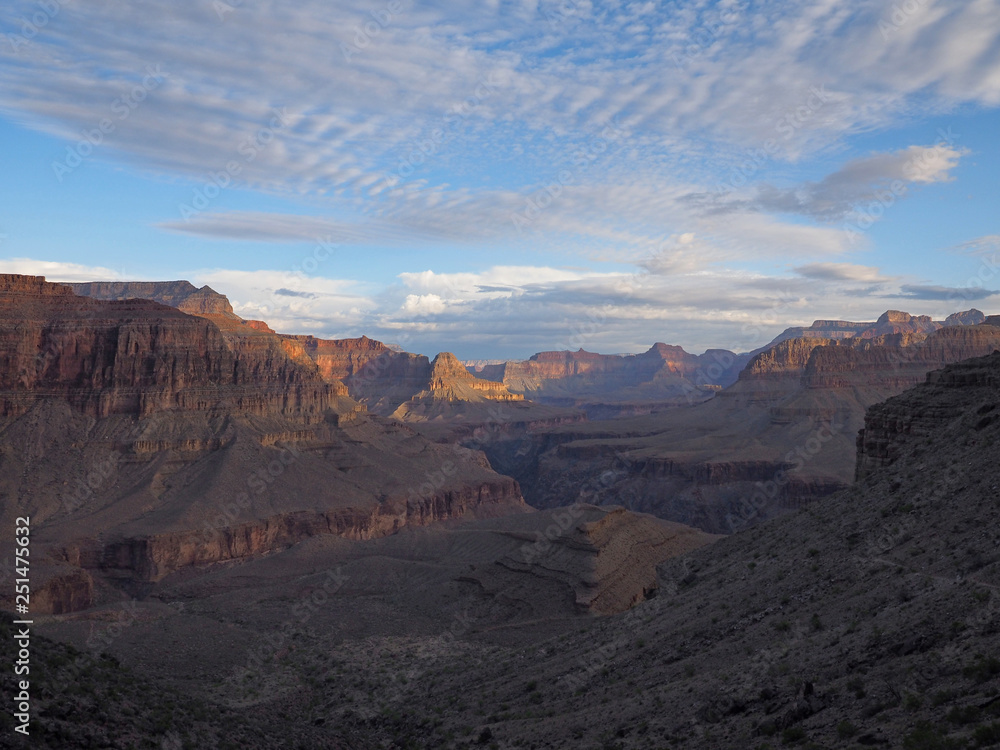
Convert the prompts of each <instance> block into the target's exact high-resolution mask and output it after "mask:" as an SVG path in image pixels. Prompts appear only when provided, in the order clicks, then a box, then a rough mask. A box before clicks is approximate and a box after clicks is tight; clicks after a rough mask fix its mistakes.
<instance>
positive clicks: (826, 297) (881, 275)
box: [0, 0, 1000, 358]
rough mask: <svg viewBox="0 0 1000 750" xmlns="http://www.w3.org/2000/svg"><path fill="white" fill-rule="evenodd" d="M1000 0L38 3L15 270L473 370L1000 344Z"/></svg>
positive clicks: (13, 79)
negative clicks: (540, 358) (165, 292)
mask: <svg viewBox="0 0 1000 750" xmlns="http://www.w3.org/2000/svg"><path fill="white" fill-rule="evenodd" d="M998 106H1000V0H972V1H969V0H966V1H964V2H945V1H942V0H906V1H905V2H898V0H895V1H894V2H874V1H869V0H854V1H850V0H848V1H844V0H839V1H834V0H807V1H805V2H794V3H791V2H789V3H782V2H774V1H770V2H751V1H750V0H727V1H724V2H680V3H671V4H657V3H652V2H649V3H642V2H635V3H629V2H589V1H584V0H580V1H577V0H551V1H550V0H537V1H534V2H528V1H525V2H513V1H511V2H504V1H501V0H497V1H496V2H477V3H462V2H455V1H453V0H438V2H429V3H420V4H417V3H413V2H409V1H408V0H386V1H384V2H383V1H382V0H374V2H332V3H331V2H320V1H319V0H316V1H315V2H309V1H308V0H307V1H306V2H301V3H296V4H294V6H293V5H290V4H288V3H279V2H277V1H276V0H274V1H271V0H228V1H227V0H199V1H198V2H190V3H184V4H168V3H162V2H160V3H156V2H144V1H143V0H137V1H134V2H124V1H121V2H118V1H115V0H111V1H109V2H104V3H89V4H88V3H82V2H70V1H64V0H41V2H38V1H37V0H36V1H35V2H21V1H20V0H14V1H13V2H8V3H5V4H4V7H3V9H0V144H2V145H0V153H2V167H3V180H2V183H0V185H2V187H0V190H2V191H3V192H2V202H0V235H2V236H0V271H6V272H20V273H37V274H44V275H46V276H47V277H48V278H50V279H51V280H67V281H72V280H90V279H142V280H155V279H162V280H166V279H177V278H186V279H189V280H190V281H192V282H193V283H195V284H198V285H201V284H210V285H211V286H212V287H213V288H215V289H217V290H218V291H220V292H223V293H225V294H227V295H228V296H229V297H230V299H231V300H232V301H233V303H234V306H235V307H236V310H237V312H238V313H240V314H241V315H243V316H244V317H248V318H261V319H264V320H266V321H268V322H269V323H270V324H271V325H272V326H273V327H275V328H276V329H277V330H281V331H287V332H295V333H313V334H315V335H319V336H328V337H344V336H358V335H361V334H367V335H368V336H371V337H374V338H380V339H382V340H385V341H389V342H395V343H399V344H401V345H403V346H404V347H405V348H407V349H409V350H411V351H418V352H422V353H426V354H430V355H433V354H434V353H436V352H437V351H442V350H450V351H454V352H455V353H456V354H458V355H459V356H460V357H463V358H506V357H525V356H528V355H530V354H531V353H533V352H535V351H539V350H545V349H562V348H573V349H575V348H578V347H584V348H587V349H590V350H595V351H606V352H620V351H641V350H644V349H646V348H648V346H649V345H650V344H652V343H653V342H655V341H665V342H668V343H673V344H681V345H683V346H684V347H685V348H687V349H688V350H690V351H695V352H700V351H703V350H704V349H706V348H709V347H716V346H720V347H726V348H732V349H739V350H747V349H751V348H754V347H756V346H760V345H761V344H763V343H765V342H766V341H767V340H768V339H770V337H771V336H773V335H774V334H775V333H777V332H779V331H780V330H782V329H783V328H784V327H786V326H788V325H798V324H803V323H805V324H808V323H809V322H811V321H812V320H813V319H816V318H847V319H854V320H865V319H874V317H876V316H877V315H878V314H879V313H881V312H882V311H884V310H886V309H889V308H893V309H904V310H908V311H910V312H913V313H919V314H929V315H933V316H934V317H935V318H942V317H944V316H945V315H947V314H949V313H951V312H954V311H955V310H958V309H968V308H969V307H972V306H975V307H978V308H979V309H982V310H984V311H985V312H988V313H989V312H1000V304H998V301H1000V299H998V296H997V295H996V294H994V293H993V291H994V290H997V289H1000V278H997V273H998V271H997V269H998V268H1000V228H998V227H997V219H996V217H997V215H998V212H997V210H996V205H997V199H998V181H997V179H996V175H997V174H1000V138H998V133H1000V111H998Z"/></svg>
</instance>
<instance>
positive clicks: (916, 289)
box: [889, 284, 1000, 304]
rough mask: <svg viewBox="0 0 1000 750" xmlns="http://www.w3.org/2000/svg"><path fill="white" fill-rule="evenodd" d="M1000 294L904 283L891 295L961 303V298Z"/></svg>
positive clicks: (976, 298) (967, 298) (975, 288)
mask: <svg viewBox="0 0 1000 750" xmlns="http://www.w3.org/2000/svg"><path fill="white" fill-rule="evenodd" d="M995 294H1000V290H994V289H983V288H977V287H971V286H970V287H951V286H934V285H922V284H904V285H903V286H902V287H901V288H900V293H899V294H893V295H889V296H891V297H901V298H903V299H919V300H940V301H944V302H954V303H955V304H961V300H964V301H970V300H981V299H987V298H988V297H992V296H993V295H995Z"/></svg>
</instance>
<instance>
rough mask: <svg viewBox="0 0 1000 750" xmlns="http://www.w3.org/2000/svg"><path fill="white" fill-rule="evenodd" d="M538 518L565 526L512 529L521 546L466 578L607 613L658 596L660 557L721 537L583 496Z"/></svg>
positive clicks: (512, 594)
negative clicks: (591, 502) (546, 531)
mask: <svg viewBox="0 0 1000 750" xmlns="http://www.w3.org/2000/svg"><path fill="white" fill-rule="evenodd" d="M534 520H537V521H540V522H545V523H546V524H548V525H550V528H551V527H554V528H560V527H561V533H560V534H558V535H555V536H554V537H553V538H551V539H547V538H546V536H545V535H543V533H542V531H541V529H532V530H531V531H528V530H525V531H521V532H520V533H519V534H518V533H516V532H508V533H509V534H510V535H511V536H517V537H519V538H521V539H523V540H524V542H525V543H524V544H523V545H522V546H521V548H520V549H518V550H517V551H516V552H512V553H508V554H506V555H504V556H502V557H501V558H500V559H498V560H497V561H496V562H494V563H492V564H489V565H486V566H483V567H478V568H476V569H475V570H474V571H471V572H469V573H466V574H465V575H463V576H462V579H461V580H463V581H468V582H475V583H477V584H478V585H479V586H480V587H481V588H482V590H483V591H484V592H485V593H486V594H487V595H488V596H491V597H494V596H501V595H502V597H503V599H505V600H518V599H523V600H530V599H532V598H534V597H538V596H539V595H541V596H542V597H547V598H553V599H561V598H564V597H571V600H572V601H573V603H574V604H575V607H576V609H577V610H578V611H581V612H590V613H593V614H602V615H607V614H613V613H616V612H624V611H625V610H627V609H630V608H632V607H633V606H635V605H636V604H638V603H640V602H642V601H645V600H646V599H649V598H651V597H653V596H655V594H656V592H657V589H658V588H659V582H658V580H657V575H656V566H657V565H658V564H660V563H661V562H663V561H664V560H667V559H669V558H671V557H676V556H678V555H681V554H684V553H685V552H689V551H691V550H694V549H697V548H699V547H702V546H705V545H706V544H710V543H711V542H713V541H715V539H716V537H713V536H711V535H709V534H704V533H702V532H699V531H697V530H696V529H692V528H689V527H686V526H682V525H681V524H672V523H668V522H665V521H661V520H659V519H656V518H652V517H650V516H642V515H637V514H634V513H629V512H628V511H626V510H625V509H624V508H616V507H610V508H609V507H595V506H588V505H584V504H580V505H575V506H573V507H571V508H568V509H563V510H560V511H556V512H555V513H553V514H551V515H550V514H548V513H543V514H538V515H537V516H536V517H535V519H534Z"/></svg>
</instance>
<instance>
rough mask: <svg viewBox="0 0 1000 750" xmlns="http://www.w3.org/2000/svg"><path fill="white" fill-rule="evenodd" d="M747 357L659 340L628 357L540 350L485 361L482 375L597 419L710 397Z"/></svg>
mask: <svg viewBox="0 0 1000 750" xmlns="http://www.w3.org/2000/svg"><path fill="white" fill-rule="evenodd" d="M746 361H747V355H737V354H733V353H732V352H730V351H727V350H724V349H710V350H708V351H706V352H705V353H704V354H702V355H694V354H689V353H688V352H686V351H684V349H682V348H681V347H679V346H669V345H667V344H663V343H657V344H654V345H653V346H652V347H650V349H649V350H648V351H646V352H643V353H642V354H635V355H627V356H619V355H613V354H595V353H593V352H587V351H584V350H582V349H580V350H579V351H576V352H569V351H563V352H539V353H538V354H535V355H532V357H531V358H530V359H528V360H525V361H522V362H505V363H503V364H499V365H489V364H488V365H485V366H483V367H482V368H481V369H480V370H479V371H478V374H479V375H480V376H481V377H483V378H485V379H487V380H494V381H497V382H500V383H503V384H504V385H505V386H506V387H507V388H508V390H510V391H511V392H513V393H521V394H524V396H525V397H526V398H530V399H532V400H533V401H540V402H542V403H550V404H554V405H560V406H572V407H578V408H581V409H584V410H586V411H587V412H588V414H590V413H591V412H593V416H594V417H597V416H604V415H606V414H607V415H609V416H610V415H615V414H623V413H630V412H634V411H635V410H636V405H637V404H641V405H643V406H644V407H646V408H645V411H647V412H648V411H649V408H650V404H656V403H660V404H663V405H675V404H680V403H693V402H697V401H702V400H705V399H707V398H710V397H711V396H712V394H713V393H714V392H715V391H716V390H718V389H719V388H721V387H723V386H726V385H729V384H731V383H732V382H734V381H735V380H736V378H737V375H738V373H739V371H740V369H741V368H742V367H743V365H744V364H745V363H746ZM642 410H643V409H640V411H642Z"/></svg>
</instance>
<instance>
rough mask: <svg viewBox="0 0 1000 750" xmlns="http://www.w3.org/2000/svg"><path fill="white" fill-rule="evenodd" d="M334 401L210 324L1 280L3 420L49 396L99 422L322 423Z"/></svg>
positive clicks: (151, 305) (278, 359)
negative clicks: (170, 418) (194, 417)
mask: <svg viewBox="0 0 1000 750" xmlns="http://www.w3.org/2000/svg"><path fill="white" fill-rule="evenodd" d="M223 299H224V298H223ZM221 317H225V316H224V315H222V316H221ZM230 341H232V337H230ZM336 395H337V390H336V389H335V388H331V387H330V386H329V385H328V384H326V383H324V382H323V381H322V379H321V378H320V377H319V375H318V373H317V372H315V370H310V369H308V368H307V367H303V366H302V365H301V364H299V363H296V362H294V361H293V360H292V359H291V358H290V357H289V356H288V354H287V353H284V352H282V351H281V350H280V347H278V348H277V349H275V348H274V346H273V345H271V344H268V345H265V346H262V347H256V348H255V346H253V345H251V344H248V345H247V346H242V347H241V346H238V345H235V346H231V345H230V343H228V342H227V338H226V337H225V336H224V335H223V333H222V332H221V331H220V330H219V328H218V326H216V325H215V324H213V323H212V322H210V321H208V320H204V319H201V318H198V317H193V316H191V315H186V314H184V313H182V312H180V311H178V310H176V309H173V308H170V307H166V306H164V305H161V304H159V303H157V302H152V301H149V300H141V299H128V300H124V301H101V300H96V299H91V298H88V297H79V296H76V295H75V294H73V291H72V289H70V288H69V287H68V286H65V285H61V284H49V283H47V282H45V280H44V278H42V277H27V276H16V275H5V276H0V415H2V416H9V415H15V414H20V413H23V412H24V411H26V410H27V409H28V408H30V406H31V405H32V404H33V403H35V402H36V401H37V400H39V399H41V398H49V397H53V396H55V397H59V398H63V399H65V400H67V401H69V402H70V403H71V404H73V405H74V406H75V407H76V408H78V409H80V410H82V411H84V412H85V413H87V414H90V415H92V416H95V417H102V416H107V415H109V414H135V415H145V414H150V413H153V412H156V411H163V410H170V409H180V410H202V409H209V408H216V407H219V406H222V405H225V406H226V407H227V408H232V409H236V410H238V411H245V412H249V413H257V414H263V413H274V412H280V413H288V414H292V413H294V414H299V415H314V416H318V415H319V414H321V413H322V412H323V411H324V410H326V409H327V408H328V407H329V406H330V404H331V402H332V399H333V398H334V397H335V396H336Z"/></svg>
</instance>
